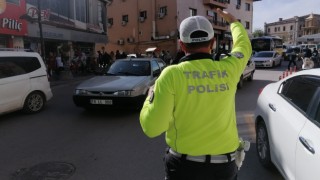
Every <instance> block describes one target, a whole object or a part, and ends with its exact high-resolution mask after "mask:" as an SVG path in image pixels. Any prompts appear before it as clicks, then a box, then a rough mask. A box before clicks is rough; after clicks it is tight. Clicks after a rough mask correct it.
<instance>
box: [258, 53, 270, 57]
mask: <svg viewBox="0 0 320 180" xmlns="http://www.w3.org/2000/svg"><path fill="white" fill-rule="evenodd" d="M272 56H273V52H258V53H256V54H255V55H254V57H272Z"/></svg>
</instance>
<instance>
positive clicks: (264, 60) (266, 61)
mask: <svg viewBox="0 0 320 180" xmlns="http://www.w3.org/2000/svg"><path fill="white" fill-rule="evenodd" d="M251 60H252V61H253V62H254V63H255V66H256V67H275V66H281V63H282V56H281V55H280V54H279V53H277V52H276V51H260V52H256V53H255V54H254V55H253V56H252V57H251Z"/></svg>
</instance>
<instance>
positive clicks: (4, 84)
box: [0, 51, 52, 114]
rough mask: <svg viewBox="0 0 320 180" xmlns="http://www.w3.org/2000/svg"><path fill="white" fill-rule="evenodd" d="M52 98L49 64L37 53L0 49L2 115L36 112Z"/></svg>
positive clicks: (0, 109)
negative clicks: (47, 65)
mask: <svg viewBox="0 0 320 180" xmlns="http://www.w3.org/2000/svg"><path fill="white" fill-rule="evenodd" d="M51 98H52V91H51V88H50V83H49V81H48V76H47V71H46V66H45V64H44V62H43V60H42V58H41V56H40V55H39V54H38V53H35V52H23V51H0V114H4V113H8V112H12V111H16V110H21V109H22V110H23V112H25V113H36V112H39V111H41V110H42V109H43V107H44V105H45V103H46V102H47V101H48V100H50V99H51Z"/></svg>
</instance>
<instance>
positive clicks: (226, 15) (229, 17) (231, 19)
mask: <svg viewBox="0 0 320 180" xmlns="http://www.w3.org/2000/svg"><path fill="white" fill-rule="evenodd" d="M217 13H218V14H219V15H220V16H221V17H223V19H225V20H226V21H227V22H228V23H229V24H231V23H233V22H238V20H237V19H236V18H235V17H234V16H233V15H232V14H230V13H228V12H227V11H222V10H221V9H220V8H217Z"/></svg>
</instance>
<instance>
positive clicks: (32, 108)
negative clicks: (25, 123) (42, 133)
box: [22, 92, 45, 114]
mask: <svg viewBox="0 0 320 180" xmlns="http://www.w3.org/2000/svg"><path fill="white" fill-rule="evenodd" d="M44 104H45V98H44V96H43V94H42V93H40V92H32V93H31V94H29V95H28V96H27V98H26V100H25V102H24V106H23V109H22V111H23V112H24V113H27V114H32V113H37V112H39V111H41V110H42V109H43V107H44Z"/></svg>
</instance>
